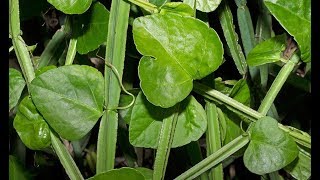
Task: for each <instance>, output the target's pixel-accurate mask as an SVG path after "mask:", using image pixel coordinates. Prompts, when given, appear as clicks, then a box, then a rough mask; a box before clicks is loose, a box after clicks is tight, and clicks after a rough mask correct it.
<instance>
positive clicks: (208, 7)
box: [183, 0, 221, 12]
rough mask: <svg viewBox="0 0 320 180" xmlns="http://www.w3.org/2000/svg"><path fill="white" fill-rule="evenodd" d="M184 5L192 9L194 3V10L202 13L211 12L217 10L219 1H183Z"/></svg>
mask: <svg viewBox="0 0 320 180" xmlns="http://www.w3.org/2000/svg"><path fill="white" fill-rule="evenodd" d="M183 2H184V3H186V4H189V5H190V6H191V7H194V3H196V9H197V10H199V11H202V12H211V11H214V10H215V9H217V7H218V6H219V4H220V3H221V0H184V1H183Z"/></svg>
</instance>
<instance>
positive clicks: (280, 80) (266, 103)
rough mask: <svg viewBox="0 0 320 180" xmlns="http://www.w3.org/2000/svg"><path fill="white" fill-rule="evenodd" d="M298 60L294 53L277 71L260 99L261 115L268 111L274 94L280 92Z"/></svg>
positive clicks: (259, 110) (274, 96)
mask: <svg viewBox="0 0 320 180" xmlns="http://www.w3.org/2000/svg"><path fill="white" fill-rule="evenodd" d="M298 61H299V57H298V56H297V55H294V56H293V57H292V58H291V60H290V61H288V62H287V63H286V64H285V65H284V66H283V67H282V68H281V70H280V71H279V74H278V75H277V77H276V79H275V80H274V81H273V83H272V85H271V87H270V89H269V91H268V92H267V94H266V96H265V98H264V99H263V100H262V102H261V105H260V107H259V109H258V112H260V113H261V114H262V115H266V114H267V112H268V111H269V109H270V107H271V105H272V103H273V101H274V100H275V98H276V96H277V95H278V93H279V92H280V90H281V88H282V86H283V84H284V83H285V82H286V80H287V79H288V77H289V75H290V74H291V72H292V70H293V69H294V67H295V66H296V65H297V63H298Z"/></svg>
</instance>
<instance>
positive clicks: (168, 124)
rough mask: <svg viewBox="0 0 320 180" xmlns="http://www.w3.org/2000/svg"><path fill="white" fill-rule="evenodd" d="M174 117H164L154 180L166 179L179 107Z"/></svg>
mask: <svg viewBox="0 0 320 180" xmlns="http://www.w3.org/2000/svg"><path fill="white" fill-rule="evenodd" d="M176 109H177V110H176V112H175V113H174V115H173V118H172V119H171V118H167V119H164V120H163V122H162V127H161V131H160V135H159V145H158V148H157V154H156V159H155V162H154V170H153V180H161V179H164V176H165V172H166V167H167V163H168V158H169V154H170V148H171V145H172V142H173V136H174V132H175V129H176V125H177V120H178V115H179V111H178V109H179V107H177V108H176Z"/></svg>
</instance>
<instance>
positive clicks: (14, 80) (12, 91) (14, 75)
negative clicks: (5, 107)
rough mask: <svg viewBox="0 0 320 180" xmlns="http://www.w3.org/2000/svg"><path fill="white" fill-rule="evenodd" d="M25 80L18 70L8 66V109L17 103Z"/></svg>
mask: <svg viewBox="0 0 320 180" xmlns="http://www.w3.org/2000/svg"><path fill="white" fill-rule="evenodd" d="M25 85H26V81H25V80H24V78H23V77H22V74H21V72H20V71H18V70H16V69H13V68H9V110H11V109H12V108H13V107H15V106H16V105H17V104H18V101H19V99H20V96H21V93H22V91H23V88H24V86H25Z"/></svg>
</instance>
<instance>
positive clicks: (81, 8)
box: [47, 0, 92, 14]
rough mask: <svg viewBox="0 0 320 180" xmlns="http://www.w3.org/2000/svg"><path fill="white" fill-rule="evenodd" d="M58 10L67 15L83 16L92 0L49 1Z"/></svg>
mask: <svg viewBox="0 0 320 180" xmlns="http://www.w3.org/2000/svg"><path fill="white" fill-rule="evenodd" d="M47 1H48V2H49V3H50V4H52V5H53V6H54V7H55V8H56V9H58V10H60V11H62V12H64V13H65V14H82V13H84V12H86V11H87V10H88V9H89V7H90V5H91V3H92V0H63V1H62V0H47Z"/></svg>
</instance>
